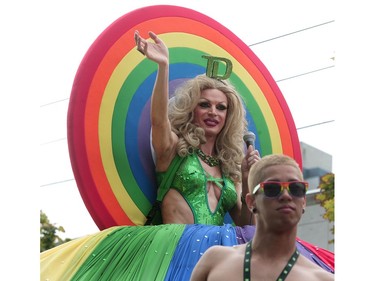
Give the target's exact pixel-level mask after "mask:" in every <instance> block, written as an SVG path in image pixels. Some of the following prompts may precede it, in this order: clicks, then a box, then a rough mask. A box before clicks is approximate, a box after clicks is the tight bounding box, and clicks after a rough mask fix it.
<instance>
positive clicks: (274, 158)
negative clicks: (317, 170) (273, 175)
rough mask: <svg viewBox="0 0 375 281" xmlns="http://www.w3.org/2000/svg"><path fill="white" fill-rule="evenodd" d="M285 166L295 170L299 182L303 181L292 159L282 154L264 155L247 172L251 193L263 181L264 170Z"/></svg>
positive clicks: (297, 165) (298, 168)
mask: <svg viewBox="0 0 375 281" xmlns="http://www.w3.org/2000/svg"><path fill="white" fill-rule="evenodd" d="M278 165H287V166H292V167H294V168H296V171H297V173H298V178H299V180H303V174H302V171H301V168H300V166H299V164H298V163H297V162H296V160H294V159H293V158H292V157H290V156H288V155H284V154H271V155H266V156H264V157H263V158H261V159H260V160H259V161H258V162H256V163H255V164H254V165H253V166H252V167H251V169H250V171H249V177H248V186H249V192H250V193H252V191H253V189H254V187H255V186H257V185H258V184H259V183H261V182H262V181H264V180H265V177H266V176H265V170H266V168H268V167H271V166H278Z"/></svg>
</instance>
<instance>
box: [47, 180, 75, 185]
mask: <svg viewBox="0 0 375 281" xmlns="http://www.w3.org/2000/svg"><path fill="white" fill-rule="evenodd" d="M68 181H75V179H67V180H63V181H55V182H51V183H46V184H42V185H41V186H40V187H46V186H50V185H55V184H60V183H64V182H68Z"/></svg>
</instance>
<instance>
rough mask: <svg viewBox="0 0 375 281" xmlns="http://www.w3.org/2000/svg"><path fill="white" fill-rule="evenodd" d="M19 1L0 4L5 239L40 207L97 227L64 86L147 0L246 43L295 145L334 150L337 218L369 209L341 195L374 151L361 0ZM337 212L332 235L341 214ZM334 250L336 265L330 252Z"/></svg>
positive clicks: (70, 223) (32, 226)
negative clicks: (72, 141)
mask: <svg viewBox="0 0 375 281" xmlns="http://www.w3.org/2000/svg"><path fill="white" fill-rule="evenodd" d="M17 3H18V4H20V2H17V1H16V2H14V3H13V4H9V5H8V6H6V7H0V8H1V9H0V10H1V12H0V13H1V14H0V16H2V17H0V18H1V26H2V29H3V31H4V32H2V33H3V38H5V39H6V40H4V41H2V42H5V43H2V46H1V50H2V51H1V54H0V55H1V57H0V59H1V61H2V62H3V63H2V66H1V73H2V77H3V78H2V81H1V82H0V83H1V85H2V89H3V91H4V92H3V94H2V97H3V98H4V97H5V100H4V101H3V102H2V104H1V123H2V131H3V132H5V133H4V134H2V136H3V137H2V140H1V143H2V145H1V148H2V150H1V155H3V156H4V157H3V158H2V159H3V160H2V163H3V167H4V171H5V172H4V178H3V188H2V192H3V196H2V197H1V199H2V202H3V204H1V205H2V206H1V208H2V209H1V213H2V214H3V217H4V225H5V226H8V228H7V229H8V230H12V231H11V232H10V233H7V234H5V235H9V236H8V239H12V240H15V239H16V241H20V240H21V242H22V240H23V239H25V237H24V235H22V234H18V233H19V232H21V233H30V235H31V236H32V234H31V233H33V235H36V234H35V232H36V231H37V230H36V227H38V225H37V224H38V223H37V221H38V219H39V210H43V211H44V212H45V213H46V214H47V215H48V217H49V219H50V221H51V222H52V223H55V224H56V225H58V226H60V225H61V226H63V227H64V228H65V231H66V233H65V236H66V237H69V238H75V237H80V236H84V235H87V234H91V233H94V232H96V231H98V228H97V227H96V225H95V223H94V222H93V220H92V219H91V217H90V215H89V213H88V212H87V210H86V208H85V206H84V204H83V201H82V199H81V197H80V195H79V192H78V188H77V186H76V184H75V181H74V176H73V172H72V169H71V165H70V159H69V154H68V147H67V140H66V133H67V132H66V118H67V110H68V104H69V97H70V92H71V88H72V83H73V80H74V76H75V74H76V72H77V69H78V66H79V64H80V63H81V60H82V58H83V56H84V55H85V53H86V52H87V50H88V48H89V47H90V45H91V44H92V43H93V42H94V41H95V39H96V38H97V37H98V36H99V34H100V33H101V32H102V31H103V30H105V28H107V27H108V26H109V25H110V24H111V23H113V22H114V21H115V20H116V19H118V18H119V17H121V16H123V15H124V14H126V13H128V12H130V11H132V10H134V9H137V8H140V7H144V6H149V5H157V4H171V5H177V6H182V7H187V8H191V9H194V10H196V11H198V12H200V13H203V14H205V15H207V16H209V17H211V18H213V19H215V20H216V21H218V22H219V23H221V24H222V25H224V26H225V27H227V28H228V29H230V30H231V31H232V32H233V33H234V34H235V35H237V36H238V37H239V38H240V39H241V40H242V41H243V42H245V43H246V44H247V45H251V47H250V48H251V50H252V51H253V52H254V53H255V54H256V55H257V56H258V58H259V59H260V60H261V61H262V62H263V64H264V65H265V66H266V68H267V69H268V71H269V72H270V73H271V75H272V76H273V78H274V79H275V80H276V81H277V84H278V86H279V88H280V90H281V92H282V93H283V95H284V98H285V100H286V102H287V104H288V106H289V109H290V111H291V113H292V116H293V119H294V122H295V124H296V127H297V129H298V130H297V132H298V136H299V140H300V141H302V142H305V143H307V144H309V145H312V146H314V147H316V148H318V149H320V150H322V151H324V152H326V153H328V154H331V155H332V156H333V172H335V173H337V175H338V176H337V177H336V186H339V184H341V185H340V186H345V188H346V189H345V190H343V191H341V194H342V196H343V199H342V200H336V213H337V214H339V213H341V212H342V213H343V214H345V215H344V216H343V220H344V222H343V225H346V224H347V223H348V222H349V223H355V222H356V220H357V219H358V218H357V216H356V214H357V213H358V212H357V211H359V212H361V211H362V212H361V213H364V212H365V210H364V209H363V208H364V207H365V206H371V204H372V203H371V201H370V202H367V201H366V200H370V198H368V197H366V196H361V201H360V204H358V203H356V202H353V199H352V198H351V197H346V196H347V194H348V193H350V192H351V191H352V190H353V188H352V187H353V186H355V184H356V181H357V179H358V177H357V176H353V177H351V174H352V175H353V174H354V175H357V174H358V175H359V174H366V172H367V170H366V168H368V167H369V166H370V165H368V164H366V163H368V161H366V157H364V156H363V155H365V156H366V155H369V157H371V151H372V150H371V148H372V147H373V145H372V144H371V142H370V141H371V138H370V137H367V134H368V132H369V128H370V126H369V120H370V119H371V118H373V117H371V116H372V115H373V114H371V113H372V111H373V109H372V108H371V104H373V103H372V102H368V97H369V96H371V94H372V93H373V91H374V90H373V87H371V82H372V81H373V77H372V76H373V75H372V74H371V71H368V67H369V66H371V65H373V64H372V63H373V62H374V61H373V54H372V52H373V50H374V48H373V47H374V46H373V45H374V43H373V42H372V41H371V40H367V35H368V34H371V32H372V31H371V26H373V25H371V22H370V18H371V14H370V12H369V11H370V10H371V9H370V8H369V7H368V6H367V5H368V3H367V2H366V1H363V2H361V1H355V2H354V1H350V2H348V3H345V5H343V4H342V3H340V5H338V2H335V1H326V0H317V1H291V0H287V1H270V0H267V1H246V2H245V1H239V0H232V1H215V2H213V1H193V0H191V1H163V2H161V1H146V0H140V1H118V0H116V1H114V0H106V1H98V0H93V1H88V0H82V1H72V0H67V1H61V2H56V1H54V2H51V1H45V2H44V1H42V2H38V1H37V2H35V3H34V2H33V3H32V4H31V3H29V2H25V3H22V9H20V8H19V7H20V6H17V5H16V4H17ZM244 3H247V4H246V6H244ZM352 3H355V5H354V4H352ZM1 5H4V3H2V4H1ZM359 15H360V16H359ZM310 27H314V28H310ZM302 30H303V31H302ZM297 31H300V32H297ZM284 35H287V36H284ZM273 38H275V39H274V40H270V39H273ZM263 41H265V42H263ZM259 42H260V43H259ZM261 42H263V43H261ZM257 43H259V44H257ZM253 44H254V45H253ZM322 69H324V70H322ZM307 73H309V74H307ZM301 74H306V75H301ZM370 75H371V76H370ZM295 76H296V77H295ZM293 77H294V78H293ZM319 124H320V125H319ZM355 169H360V170H359V171H358V172H357V170H355ZM368 173H370V171H369V172H368ZM370 188H371V187H370ZM339 193H340V192H339V190H338V191H337V192H336V194H339ZM339 198H341V197H339ZM8 199H9V200H8ZM356 201H357V202H358V200H356ZM350 206H354V207H350ZM348 207H350V208H349V210H348ZM3 208H4V209H3ZM341 208H342V209H341ZM339 209H340V210H343V211H340V210H339ZM29 215H30V218H29ZM336 217H337V219H336V222H337V223H336V224H337V226H336V233H337V232H338V231H339V230H340V223H339V219H341V218H342V217H341V216H339V215H337V216H336ZM365 225H366V224H365V223H363V224H362V227H363V229H364V231H363V234H362V235H363V239H360V240H359V241H356V243H357V245H358V247H359V248H364V247H368V245H367V244H366V241H368V240H367V239H366V238H367V237H368V239H370V237H371V236H370V235H371V233H372V231H371V230H367V229H366V228H365V227H366V226H365ZM15 232H16V233H17V235H16V234H15ZM345 232H346V231H345V229H343V232H342V233H345ZM27 235H28V234H27ZM340 235H341V234H339V235H337V236H336V237H337V238H336V241H337V242H336V243H337V245H338V244H339V241H340V237H341V236H340ZM343 235H344V234H343ZM344 237H345V236H344ZM35 238H36V239H38V237H37V236H36V237H35ZM1 240H4V239H1ZM36 247H37V245H36ZM36 250H38V249H37V248H36ZM11 252H14V251H11ZM335 252H336V255H337V259H336V260H337V261H340V256H339V253H340V248H339V247H338V250H335ZM15 257H16V256H15ZM353 274H354V273H353Z"/></svg>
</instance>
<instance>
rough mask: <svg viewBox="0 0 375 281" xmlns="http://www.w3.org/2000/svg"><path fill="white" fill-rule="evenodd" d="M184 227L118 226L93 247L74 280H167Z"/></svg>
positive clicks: (175, 225)
mask: <svg viewBox="0 0 375 281" xmlns="http://www.w3.org/2000/svg"><path fill="white" fill-rule="evenodd" d="M184 230H185V225H181V224H173V225H160V226H139V227H135V226H129V227H116V228H114V231H113V232H111V233H109V234H108V236H107V237H106V238H105V239H103V240H102V241H101V242H100V243H99V244H98V245H97V247H96V248H95V249H94V250H93V251H92V253H91V255H90V257H89V258H87V260H86V261H85V262H84V263H83V264H82V266H81V267H80V268H79V269H78V271H77V272H76V274H75V275H74V276H73V278H72V281H74V280H90V281H95V280H131V281H133V280H164V279H165V276H166V274H167V271H168V268H169V266H170V263H171V260H172V258H173V255H174V252H175V250H176V247H177V246H178V243H179V241H180V238H181V235H182V233H183V231H184ZM171 233H173V235H171ZM165 241H168V243H165Z"/></svg>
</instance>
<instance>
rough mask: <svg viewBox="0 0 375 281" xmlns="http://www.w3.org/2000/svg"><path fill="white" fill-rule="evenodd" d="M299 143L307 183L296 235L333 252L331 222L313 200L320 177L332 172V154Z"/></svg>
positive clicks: (317, 191)
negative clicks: (304, 203) (303, 207)
mask: <svg viewBox="0 0 375 281" xmlns="http://www.w3.org/2000/svg"><path fill="white" fill-rule="evenodd" d="M300 144H301V152H302V164H303V176H304V178H305V180H306V181H307V182H308V183H309V189H308V192H307V195H306V198H307V206H306V212H305V213H304V215H303V216H302V219H301V221H300V223H299V227H298V233H297V236H298V237H299V238H301V239H303V240H305V241H307V242H309V243H311V244H314V245H316V246H318V247H321V248H324V249H327V250H329V251H332V252H334V243H329V241H330V240H332V239H334V235H333V234H332V231H331V229H332V227H333V223H330V222H329V221H328V220H326V219H324V218H323V214H324V213H325V209H324V208H323V207H321V206H320V204H319V202H318V201H317V200H315V196H316V194H318V193H319V192H320V190H319V188H318V186H319V183H320V177H321V176H323V175H325V174H327V173H330V172H332V156H331V155H330V154H328V153H325V152H323V151H321V150H319V149H317V148H315V147H312V146H310V145H308V144H305V143H303V142H301V143H300Z"/></svg>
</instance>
